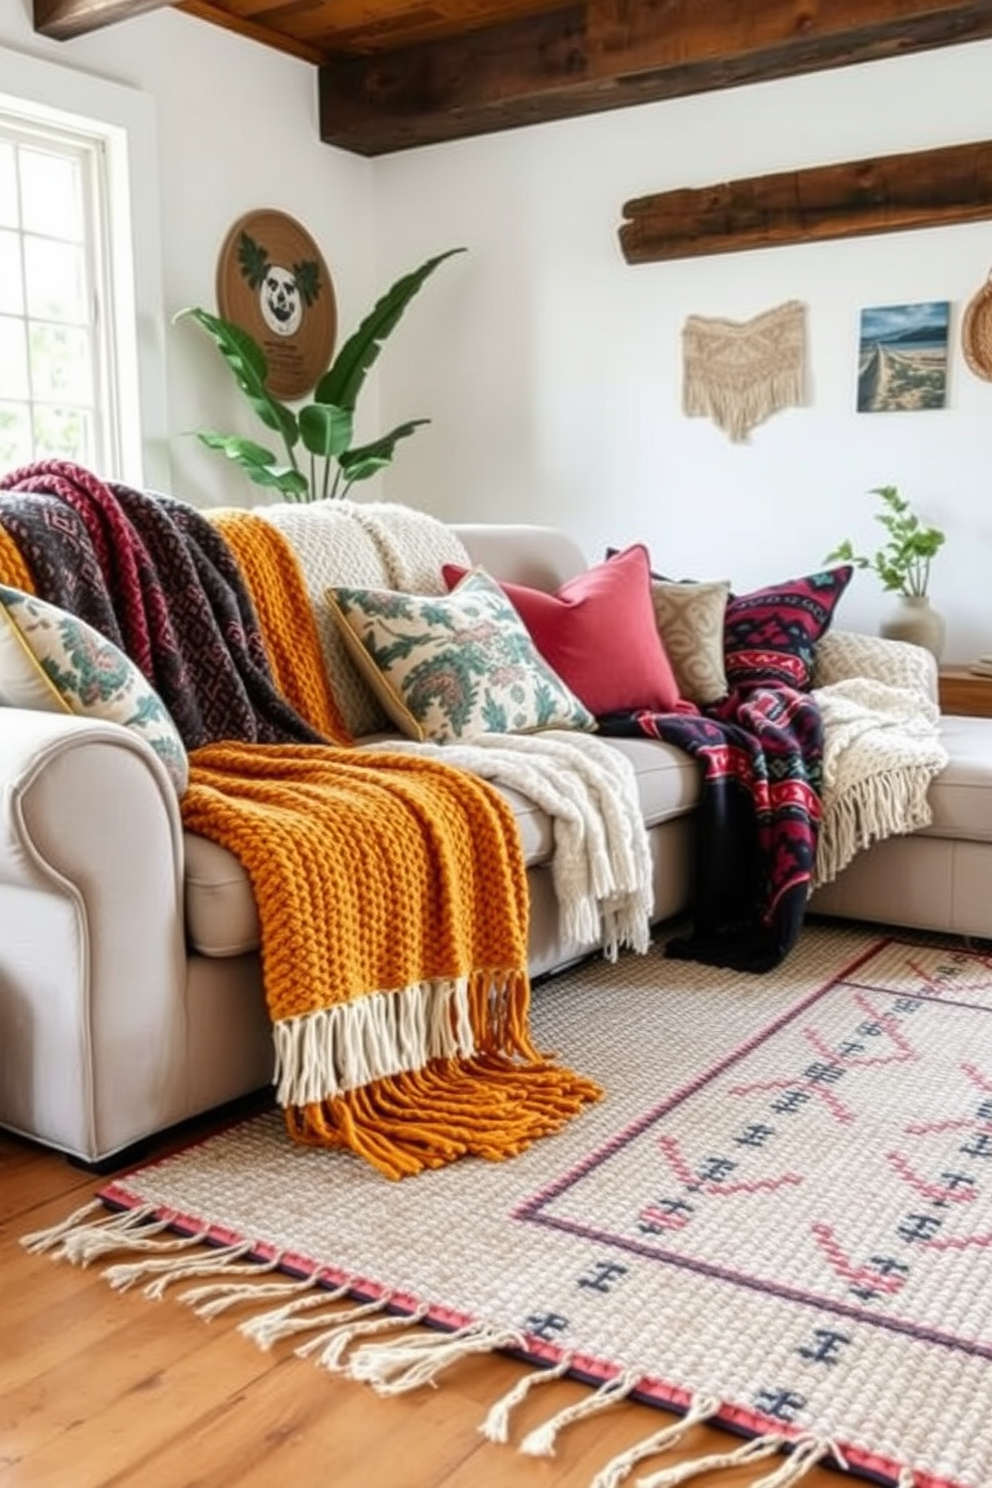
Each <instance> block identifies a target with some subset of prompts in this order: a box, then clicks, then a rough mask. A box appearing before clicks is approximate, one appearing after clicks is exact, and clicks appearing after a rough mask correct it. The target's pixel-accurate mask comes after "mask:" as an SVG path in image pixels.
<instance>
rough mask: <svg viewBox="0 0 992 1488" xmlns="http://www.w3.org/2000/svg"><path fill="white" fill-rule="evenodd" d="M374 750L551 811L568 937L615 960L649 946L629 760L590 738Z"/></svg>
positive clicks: (522, 738) (645, 880)
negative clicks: (432, 765)
mask: <svg viewBox="0 0 992 1488" xmlns="http://www.w3.org/2000/svg"><path fill="white" fill-rule="evenodd" d="M367 747H369V748H373V749H388V750H394V749H402V750H413V751H415V752H417V753H422V754H430V755H432V756H434V757H435V758H440V759H443V760H444V761H445V763H446V764H451V765H456V766H457V767H458V768H459V769H464V770H470V771H471V772H472V774H474V775H478V776H480V777H481V778H482V779H484V780H489V781H492V782H493V783H494V784H497V785H502V786H506V787H507V788H509V789H512V790H516V791H519V792H520V794H521V795H523V796H526V797H527V798H528V799H529V800H531V801H533V802H534V803H535V805H537V806H539V807H540V808H541V810H543V811H545V812H547V814H548V816H549V817H550V818H551V822H552V829H553V835H554V855H553V857H552V860H551V865H550V867H551V874H552V878H553V880H554V885H555V893H556V896H557V899H558V905H559V912H560V915H561V930H562V934H563V935H564V936H565V937H566V938H567V939H569V940H575V941H577V942H580V943H582V944H586V945H591V944H594V943H595V942H596V941H598V940H602V943H603V953H604V955H605V956H607V957H608V958H609V959H610V960H611V961H615V960H616V957H617V953H618V952H619V951H620V949H621V948H622V947H624V946H628V947H630V948H631V949H632V950H635V951H639V952H641V953H642V954H643V953H644V952H645V951H647V949H648V947H649V945H650V943H651V932H650V918H651V910H652V907H653V903H654V892H653V871H652V861H651V853H650V849H649V847H648V839H647V830H646V828H645V826H644V819H643V817H642V814H641V808H640V804H639V801H638V796H637V783H636V779H635V776H634V769H633V766H632V765H631V763H630V761H629V760H628V759H627V758H626V756H625V755H623V754H622V753H621V752H620V751H619V750H618V749H616V748H613V747H611V746H610V745H609V744H606V743H604V742H603V740H601V739H597V738H595V737H594V736H593V735H592V734H579V733H569V732H565V731H562V730H558V729H553V730H548V731H547V732H543V733H539V734H480V735H477V736H476V738H474V739H473V740H472V741H471V742H470V743H466V744H429V743H425V744H418V743H415V742H413V741H411V740H408V739H406V740H402V741H395V742H394V741H383V742H380V743H377V744H373V745H369V746H367Z"/></svg>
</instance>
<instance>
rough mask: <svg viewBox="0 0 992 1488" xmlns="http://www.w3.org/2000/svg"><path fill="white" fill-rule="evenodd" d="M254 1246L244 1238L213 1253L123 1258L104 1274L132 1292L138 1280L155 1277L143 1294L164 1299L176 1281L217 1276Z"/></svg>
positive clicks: (118, 1287) (118, 1288)
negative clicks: (139, 1258)
mask: <svg viewBox="0 0 992 1488" xmlns="http://www.w3.org/2000/svg"><path fill="white" fill-rule="evenodd" d="M200 1239H202V1236H201V1237H200ZM163 1248H164V1247H163ZM251 1249H252V1242H251V1241H250V1240H241V1241H239V1242H238V1244H237V1245H221V1246H217V1247H215V1248H214V1249H213V1250H211V1251H210V1252H209V1253H201V1254H199V1255H196V1256H192V1257H191V1256H168V1257H164V1258H162V1259H155V1260H151V1261H123V1262H121V1263H119V1264H118V1265H116V1266H108V1267H107V1268H106V1269H105V1270H104V1273H103V1274H104V1276H105V1277H106V1278H107V1281H108V1283H109V1284H110V1286H112V1287H113V1289H114V1291H115V1292H127V1291H130V1289H131V1287H133V1286H134V1284H135V1282H136V1281H144V1280H145V1279H146V1278H147V1277H151V1280H150V1281H148V1283H147V1285H146V1286H144V1287H142V1289H141V1290H142V1295H143V1296H145V1297H150V1298H151V1299H152V1301H153V1302H161V1300H162V1298H163V1297H164V1295H165V1293H166V1292H167V1291H168V1289H169V1287H170V1286H172V1285H173V1283H174V1282H177V1281H186V1280H187V1279H188V1278H189V1277H191V1276H217V1275H218V1274H219V1273H220V1272H225V1273H226V1272H227V1268H228V1267H229V1266H230V1264H231V1262H232V1261H239V1260H240V1259H241V1257H242V1256H245V1255H248V1254H249V1253H250V1252H251Z"/></svg>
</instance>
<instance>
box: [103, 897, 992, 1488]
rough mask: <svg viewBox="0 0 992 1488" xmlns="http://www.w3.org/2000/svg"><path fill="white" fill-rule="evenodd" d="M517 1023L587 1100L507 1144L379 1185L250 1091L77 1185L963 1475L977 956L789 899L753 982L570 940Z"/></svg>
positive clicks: (978, 1445) (576, 1361)
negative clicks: (233, 1106)
mask: <svg viewBox="0 0 992 1488" xmlns="http://www.w3.org/2000/svg"><path fill="white" fill-rule="evenodd" d="M532 1029H533V1035H534V1040H535V1043H536V1044H537V1046H538V1047H540V1048H544V1049H547V1050H549V1051H553V1052H554V1054H555V1055H556V1057H557V1058H558V1059H560V1060H561V1061H562V1062H564V1063H565V1064H568V1065H570V1066H571V1067H572V1068H574V1069H577V1070H579V1071H581V1072H582V1073H584V1074H587V1075H591V1076H592V1077H593V1078H595V1079H596V1080H598V1081H599V1082H600V1083H601V1085H602V1086H603V1087H604V1089H605V1091H606V1096H605V1099H604V1100H603V1101H602V1102H601V1103H600V1104H598V1105H597V1106H595V1107H592V1108H590V1109H589V1110H588V1111H587V1112H585V1113H584V1114H583V1115H582V1116H581V1117H579V1118H578V1119H576V1120H575V1121H573V1122H571V1123H570V1124H569V1125H568V1126H567V1127H566V1128H565V1129H563V1130H562V1131H561V1132H560V1133H558V1134H557V1135H555V1136H553V1137H551V1138H546V1139H544V1140H543V1141H541V1142H538V1143H537V1144H536V1145H535V1146H534V1147H532V1148H531V1149H530V1150H529V1151H527V1152H526V1153H524V1154H523V1155H522V1156H520V1157H518V1158H515V1159H513V1160H512V1161H510V1162H506V1163H496V1164H489V1163H485V1162H483V1161H481V1160H464V1161H461V1162H458V1163H455V1164H453V1165H452V1166H450V1167H447V1168H443V1169H440V1170H437V1171H435V1172H428V1173H424V1174H422V1175H420V1176H418V1177H416V1178H412V1179H408V1180H404V1181H403V1182H401V1183H399V1184H395V1183H389V1182H388V1181H386V1180H384V1179H383V1178H382V1177H380V1176H379V1175H378V1174H376V1173H375V1172H374V1171H373V1170H371V1169H370V1168H368V1167H367V1166H365V1165H364V1164H362V1163H361V1162H360V1161H358V1160H356V1159H355V1158H353V1157H352V1156H350V1155H348V1154H343V1153H329V1152H327V1151H318V1150H313V1149H305V1148H300V1147H297V1146H295V1145H293V1144H292V1143H290V1142H289V1140H288V1138H287V1137H286V1135H285V1131H284V1128H283V1123H282V1118H281V1116H280V1115H279V1114H277V1113H272V1114H265V1115H262V1116H260V1117H255V1118H252V1119H251V1120H249V1121H247V1122H244V1123H242V1124H240V1125H238V1126H235V1127H233V1128H232V1129H230V1130H229V1131H226V1132H224V1133H222V1134H220V1135H218V1136H216V1137H213V1138H211V1139H209V1140H207V1141H205V1142H202V1143H200V1144H198V1145H197V1146H194V1147H191V1148H189V1149H187V1150H186V1151H184V1152H181V1153H179V1154H177V1155H175V1156H173V1157H170V1158H168V1159H166V1160H164V1161H161V1162H158V1163H154V1164H150V1165H149V1166H147V1167H144V1168H141V1169H138V1170H137V1171H136V1172H135V1173H133V1174H131V1175H129V1176H128V1177H127V1178H126V1179H123V1180H118V1181H117V1182H115V1183H113V1184H110V1185H109V1186H108V1187H107V1188H106V1189H105V1190H103V1193H104V1196H105V1198H106V1199H107V1200H108V1201H109V1202H110V1203H112V1204H115V1205H120V1206H124V1207H130V1206H134V1205H138V1204H153V1205H155V1206H156V1207H157V1208H158V1209H160V1210H161V1212H162V1213H163V1215H164V1216H166V1217H168V1218H170V1219H172V1220H176V1221H178V1222H179V1223H180V1224H181V1225H185V1226H186V1227H187V1228H205V1227H209V1230H210V1234H211V1236H212V1238H213V1239H215V1240H219V1241H229V1240H245V1241H250V1242H252V1245H253V1247H254V1252H253V1253H254V1254H256V1255H257V1256H259V1257H260V1258H266V1259H270V1258H272V1257H273V1256H276V1255H278V1256H279V1257H280V1263H281V1265H282V1266H283V1267H284V1268H285V1269H288V1270H289V1271H291V1272H293V1273H294V1274H300V1275H307V1274H310V1273H311V1272H313V1271H315V1270H318V1271H319V1272H320V1278H321V1282H322V1283H326V1284H327V1285H331V1286H338V1285H343V1284H346V1285H348V1286H349V1287H350V1288H351V1290H352V1292H353V1293H354V1294H355V1295H357V1296H358V1297H360V1298H372V1299H375V1298H381V1299H386V1300H387V1301H388V1305H389V1307H390V1308H391V1309H393V1310H394V1311H395V1312H398V1313H401V1314H402V1313H408V1312H411V1311H413V1310H414V1309H416V1308H420V1309H421V1310H422V1311H423V1312H426V1317H427V1321H428V1322H429V1323H433V1324H434V1325H435V1326H436V1327H437V1328H440V1329H456V1328H459V1327H461V1326H464V1325H465V1324H468V1323H482V1324H487V1325H490V1326H491V1327H492V1328H493V1329H495V1330H502V1331H503V1332H505V1330H506V1329H507V1328H511V1329H516V1330H519V1331H520V1333H521V1334H522V1335H523V1337H524V1350H523V1351H524V1352H526V1354H527V1355H528V1356H529V1357H531V1358H532V1359H533V1360H534V1362H535V1363H539V1364H552V1363H558V1362H561V1361H562V1360H567V1362H568V1366H569V1369H570V1371H571V1372H572V1373H574V1374H576V1375H578V1376H579V1377H581V1378H583V1379H586V1380H588V1381H589V1382H590V1383H591V1384H593V1385H595V1384H597V1383H602V1382H606V1381H609V1380H612V1379H615V1378H617V1377H618V1376H619V1375H620V1374H621V1373H624V1372H625V1373H628V1374H629V1373H630V1372H633V1375H634V1376H635V1378H636V1386H635V1389H634V1394H635V1395H636V1397H637V1398H639V1399H642V1400H647V1401H654V1402H655V1403H658V1404H664V1405H667V1406H671V1407H674V1408H675V1409H676V1410H678V1411H684V1410H687V1409H688V1408H690V1407H691V1406H692V1405H693V1404H694V1403H698V1402H699V1401H700V1400H702V1399H705V1398H712V1399H713V1400H714V1401H715V1402H717V1403H718V1416H717V1418H716V1423H717V1424H723V1425H724V1426H726V1427H727V1428H728V1429H729V1430H730V1431H731V1432H735V1433H737V1434H738V1435H743V1436H749V1435H766V1434H769V1433H773V1432H778V1433H782V1434H783V1435H785V1436H786V1437H787V1438H795V1437H800V1438H802V1437H806V1436H808V1435H811V1436H813V1437H815V1438H817V1439H823V1440H829V1441H830V1442H832V1443H835V1444H836V1446H837V1448H838V1449H839V1454H842V1456H843V1459H844V1460H845V1461H846V1464H847V1466H848V1468H849V1469H850V1470H851V1471H852V1472H854V1473H855V1474H857V1475H859V1476H861V1477H865V1478H869V1479H871V1480H873V1481H877V1482H880V1483H891V1484H899V1485H915V1488H940V1485H944V1488H988V1485H989V1484H990V1483H992V959H990V958H989V957H988V956H987V955H985V954H980V953H977V952H972V951H969V950H966V949H963V948H957V949H955V948H948V947H947V946H941V945H931V944H927V943H925V942H923V941H920V942H916V941H912V940H909V939H906V940H902V939H900V938H898V937H896V938H891V937H880V936H878V935H875V934H867V933H865V932H863V931H861V930H855V929H849V928H847V927H843V926H837V925H830V926H824V925H822V924H817V923H815V922H810V923H808V924H807V925H806V926H805V927H804V929H803V931H802V935H801V937H800V940H799V943H798V945H797V947H796V949H795V950H794V951H793V952H792V954H791V955H790V956H789V957H788V958H787V959H786V961H785V963H784V964H783V965H782V966H780V967H778V968H777V969H776V970H775V971H773V972H771V973H768V974H766V975H762V976H750V975H744V974H741V973H734V972H730V971H722V970H716V969H714V968H711V967H704V966H699V965H696V964H694V963H692V962H687V961H680V960H667V959H665V958H664V957H663V956H662V955H661V954H660V951H659V950H657V949H654V950H652V951H651V952H650V953H649V954H648V955H647V956H637V955H634V954H633V953H625V954H623V955H622V956H621V957H620V959H619V961H618V962H617V963H616V964H614V965H611V964H609V963H607V962H604V961H599V960H595V961H591V962H588V963H586V964H584V965H582V966H581V967H578V968H575V969H574V970H572V971H569V972H566V973H564V974H563V975H561V976H558V977H556V978H553V979H551V980H549V981H547V982H545V983H543V984H540V985H538V986H537V987H536V988H535V989H534V993H533V1004H532ZM381 1346H384V1345H381ZM441 1383H442V1385H443V1379H442V1381H441ZM728 1440H730V1439H728ZM493 1450H494V1451H499V1450H503V1451H505V1450H507V1449H506V1448H505V1447H504V1448H500V1447H494V1448H493Z"/></svg>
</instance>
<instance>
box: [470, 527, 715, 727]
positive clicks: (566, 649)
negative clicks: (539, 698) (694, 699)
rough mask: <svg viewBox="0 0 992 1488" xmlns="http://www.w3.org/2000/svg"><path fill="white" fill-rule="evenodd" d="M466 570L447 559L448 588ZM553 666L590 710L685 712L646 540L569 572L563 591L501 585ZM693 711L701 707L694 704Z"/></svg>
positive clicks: (536, 644)
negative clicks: (657, 611) (657, 607)
mask: <svg viewBox="0 0 992 1488" xmlns="http://www.w3.org/2000/svg"><path fill="white" fill-rule="evenodd" d="M467 571H468V570H467V569H464V568H460V567H459V566H458V565H457V564H453V563H446V564H445V565H444V568H443V570H442V572H443V574H444V582H445V583H446V584H447V586H448V588H449V589H453V588H454V586H455V585H456V584H457V583H458V582H459V581H460V580H461V579H462V578H464V576H465V574H466V573H467ZM500 587H501V588H502V589H503V591H504V593H505V594H506V595H507V597H508V598H509V600H510V603H511V604H512V605H513V606H514V607H515V609H516V610H517V612H518V614H519V615H520V617H521V619H522V620H523V622H524V624H525V625H526V627H527V629H528V630H529V631H530V634H531V637H532V639H533V641H534V644H535V646H536V647H537V649H538V651H540V653H541V655H542V656H543V657H544V659H545V661H546V662H547V663H548V665H549V666H550V667H551V668H552V669H553V670H554V671H556V672H557V673H558V675H559V677H560V678H561V679H562V681H563V682H564V683H565V684H566V686H567V687H570V688H571V690H572V691H573V692H574V693H575V694H576V696H577V697H579V698H581V699H582V701H583V702H584V703H585V705H586V707H587V708H588V709H589V711H590V712H591V713H596V714H602V713H613V712H617V711H620V710H623V709H628V708H650V709H652V711H654V712H657V713H673V712H675V710H676V708H679V711H680V712H681V711H684V710H685V709H686V708H687V707H689V708H691V705H687V704H685V703H683V704H682V705H681V707H679V690H678V686H677V684H676V681H675V676H674V673H673V672H672V666H671V662H670V661H669V660H668V656H667V655H666V653H665V648H664V646H663V645H662V642H661V637H660V636H659V634H658V627H657V625H656V623H655V618H654V605H653V604H652V601H651V564H650V560H649V558H648V550H647V548H646V547H644V545H643V544H642V543H635V544H634V545H633V546H632V547H629V548H625V549H624V551H623V552H622V553H617V554H616V556H615V557H613V558H609V559H608V560H607V561H606V562H605V563H599V564H596V565H594V566H593V567H592V568H589V569H587V570H586V571H585V573H581V574H579V575H577V577H576V578H574V579H569V581H568V583H567V584H563V585H562V586H561V588H560V589H559V590H558V593H557V594H545V593H544V592H543V591H542V590H540V589H530V588H528V587H527V586H526V585H524V584H501V585H500ZM691 711H693V712H694V711H695V709H691Z"/></svg>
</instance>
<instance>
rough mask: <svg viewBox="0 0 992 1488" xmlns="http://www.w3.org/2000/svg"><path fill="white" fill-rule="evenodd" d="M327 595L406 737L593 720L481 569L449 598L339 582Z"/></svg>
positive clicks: (462, 735)
mask: <svg viewBox="0 0 992 1488" xmlns="http://www.w3.org/2000/svg"><path fill="white" fill-rule="evenodd" d="M327 598H328V603H329V604H330V606H331V609H332V611H333V613H334V616H335V619H336V621H337V623H338V625H339V626H340V628H341V634H342V636H343V637H344V641H345V644H346V646H347V647H348V650H349V651H350V653H351V655H352V656H353V658H354V660H355V662H356V664H357V665H358V666H360V667H361V669H362V670H363V671H364V673H365V675H366V677H367V678H368V680H369V683H370V684H371V686H372V687H373V688H375V690H376V692H377V694H378V696H379V697H380V699H381V701H382V704H383V706H384V707H385V709H386V711H387V712H388V713H389V715H390V717H391V718H392V719H393V721H394V722H395V723H396V725H397V727H398V728H400V729H401V730H402V732H403V733H404V734H406V735H408V736H409V737H410V738H412V739H430V740H433V741H434V742H436V743H438V744H446V743H451V742H454V741H455V740H467V739H471V738H473V737H474V735H476V734H481V733H499V734H507V733H533V732H535V731H536V730H538V729H547V728H559V729H592V728H593V727H594V726H595V719H594V718H593V716H592V714H591V713H590V712H589V710H588V709H587V708H586V707H584V706H583V704H582V703H581V702H580V701H579V699H578V698H577V697H576V696H575V695H574V693H572V692H571V691H570V690H569V688H568V687H567V686H566V684H565V683H564V682H563V681H562V680H561V678H560V677H559V676H557V674H556V673H555V672H554V671H553V670H552V668H551V667H550V666H549V665H548V664H547V662H546V661H545V660H544V659H543V657H542V656H541V655H540V654H539V652H538V651H537V649H536V648H535V645H534V643H533V641H532V640H531V638H530V636H529V635H528V633H527V628H526V626H525V625H524V623H523V621H522V620H521V618H520V616H519V615H518V614H517V612H516V610H515V609H514V608H513V606H512V605H511V604H510V602H509V600H508V599H507V597H506V595H505V594H504V593H503V590H502V589H501V588H500V586H499V584H497V582H496V580H495V579H491V578H490V577H489V575H488V574H487V573H485V572H484V571H483V570H482V569H472V570H471V571H470V572H469V573H467V574H466V575H465V577H464V578H463V579H462V581H461V582H460V583H459V584H458V586H457V588H455V589H454V590H452V592H451V593H450V594H443V595H433V594H432V595H418V594H400V593H398V592H396V591H394V590H387V589H350V588H339V589H334V590H330V591H329V592H328V596H327Z"/></svg>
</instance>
